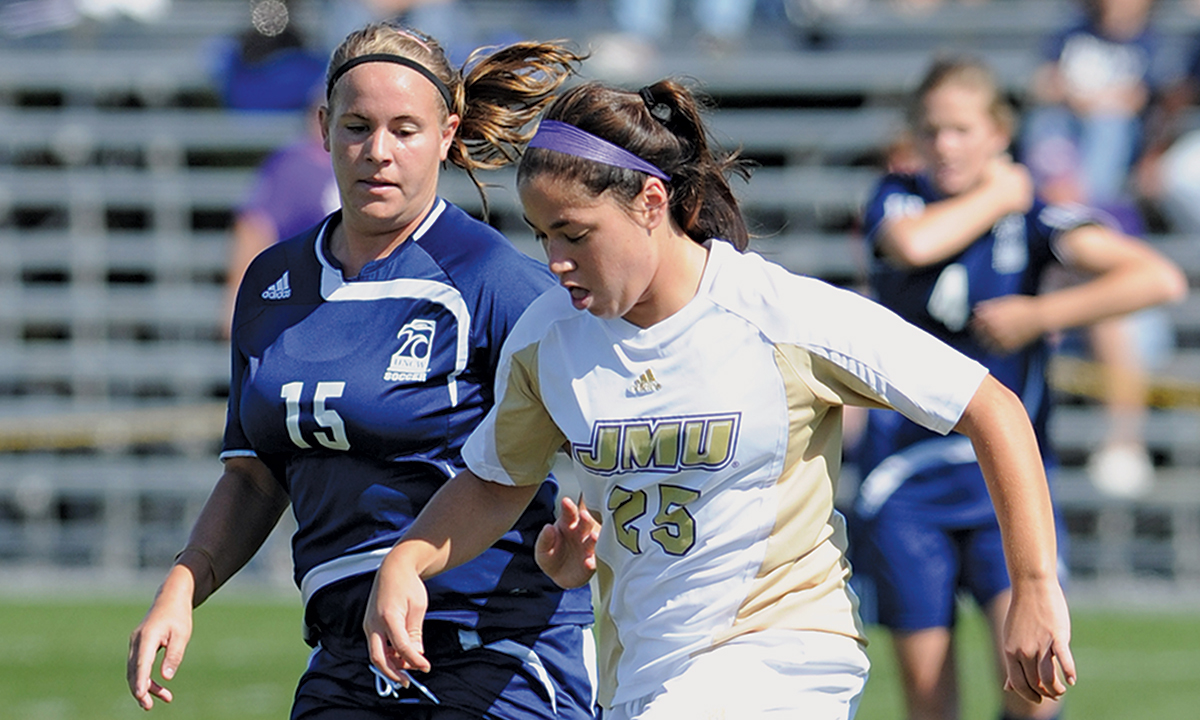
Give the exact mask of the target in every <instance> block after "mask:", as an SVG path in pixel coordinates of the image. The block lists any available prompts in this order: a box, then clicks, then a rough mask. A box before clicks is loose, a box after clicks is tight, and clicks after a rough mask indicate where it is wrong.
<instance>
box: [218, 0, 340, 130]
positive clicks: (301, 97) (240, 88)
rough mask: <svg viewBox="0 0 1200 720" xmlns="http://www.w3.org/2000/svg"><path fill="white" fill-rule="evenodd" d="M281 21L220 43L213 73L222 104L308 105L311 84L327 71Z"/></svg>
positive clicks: (283, 107)
mask: <svg viewBox="0 0 1200 720" xmlns="http://www.w3.org/2000/svg"><path fill="white" fill-rule="evenodd" d="M272 1H273V0H267V2H272ZM265 4H266V2H264V3H259V6H262V5H265ZM280 5H282V3H280ZM283 22H284V23H285V25H284V26H283V27H278V28H276V27H271V28H267V29H266V32H264V30H263V29H262V28H259V27H249V28H246V30H244V31H243V32H242V33H241V34H239V35H238V36H237V37H234V38H228V39H226V40H223V41H220V42H218V44H217V46H216V49H215V52H214V59H213V62H214V67H213V68H212V73H213V79H214V81H215V83H216V86H217V93H218V94H219V95H220V98H221V103H222V105H223V106H224V107H227V108H229V109H231V110H301V109H304V108H306V107H308V102H309V95H310V93H311V91H312V88H313V87H314V86H316V85H319V84H320V83H321V80H322V78H323V77H324V75H325V59H324V58H323V57H322V56H321V55H320V54H319V53H317V52H315V51H313V50H311V49H309V48H308V47H307V46H306V45H305V43H304V39H303V38H302V37H301V35H300V33H299V32H298V31H297V30H296V29H295V27H294V26H293V25H292V24H290V23H287V22H286V20H285V21H283ZM268 33H270V34H268Z"/></svg>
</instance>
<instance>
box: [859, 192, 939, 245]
mask: <svg viewBox="0 0 1200 720" xmlns="http://www.w3.org/2000/svg"><path fill="white" fill-rule="evenodd" d="M923 212H925V199H924V198H923V197H921V195H920V194H919V193H918V192H917V187H916V179H915V178H914V177H912V176H908V175H896V174H891V175H886V176H884V177H883V179H881V180H880V181H879V184H878V185H877V186H876V187H875V192H874V193H872V195H871V199H870V200H869V201H868V202H867V206H866V209H865V211H864V212H863V229H864V231H865V233H866V237H867V243H868V244H869V245H870V247H871V249H872V250H874V249H875V245H876V243H877V241H878V239H877V237H876V233H877V232H878V231H879V228H880V226H882V225H883V223H884V221H885V220H888V219H892V218H897V217H905V216H914V215H920V214H921V213H923Z"/></svg>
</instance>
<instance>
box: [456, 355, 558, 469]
mask: <svg viewBox="0 0 1200 720" xmlns="http://www.w3.org/2000/svg"><path fill="white" fill-rule="evenodd" d="M496 395H497V401H496V404H495V405H494V406H493V407H492V409H491V410H490V411H489V412H488V414H487V416H486V417H484V419H483V422H482V423H480V424H479V426H478V427H477V428H475V431H474V432H472V433H471V436H470V437H469V438H468V439H467V443H466V445H465V446H464V447H463V461H464V462H465V463H466V465H467V467H468V468H469V469H470V470H471V472H473V473H475V474H476V475H477V476H479V477H480V478H483V479H484V480H490V481H492V482H497V483H501V484H504V485H518V486H522V485H536V484H538V483H541V482H542V481H543V480H545V479H546V476H547V475H548V474H549V473H550V469H551V467H552V466H553V464H554V456H555V454H556V453H557V452H558V450H559V448H561V447H562V446H563V443H565V442H566V436H565V435H564V434H563V433H562V431H561V430H559V428H558V426H557V425H556V424H555V422H554V419H553V418H552V417H551V416H550V413H549V411H548V410H547V409H546V405H545V403H543V402H542V398H541V388H540V384H539V382H538V345H537V343H533V344H530V345H528V346H526V347H524V348H521V349H519V350H518V351H517V352H515V353H513V354H512V355H509V356H507V357H505V358H504V359H503V360H502V361H501V366H500V368H499V370H498V372H497V377H496Z"/></svg>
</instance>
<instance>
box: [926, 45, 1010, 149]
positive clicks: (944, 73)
mask: <svg viewBox="0 0 1200 720" xmlns="http://www.w3.org/2000/svg"><path fill="white" fill-rule="evenodd" d="M945 85H956V86H959V87H965V88H970V89H972V90H978V91H980V92H982V93H983V94H984V95H986V96H987V113H988V115H990V116H991V118H992V120H993V121H994V122H995V123H996V125H997V127H999V128H1000V129H1001V130H1002V131H1004V133H1005V134H1007V135H1008V136H1009V137H1012V136H1013V135H1014V134H1015V133H1016V130H1017V114H1016V111H1015V110H1013V106H1012V104H1011V103H1009V101H1008V98H1007V97H1005V95H1004V93H1003V92H1002V91H1001V90H1000V86H999V84H998V83H997V82H996V76H995V74H994V73H993V72H992V70H991V68H989V67H988V66H987V64H986V63H984V62H983V61H982V60H979V59H977V58H974V57H968V56H953V57H942V58H938V59H937V60H935V61H934V62H933V65H931V66H930V67H929V70H927V71H926V73H925V77H924V78H922V80H921V83H920V85H918V86H917V89H916V91H915V92H914V93H913V96H912V98H911V101H910V103H909V106H908V121H909V124H910V125H911V126H912V127H913V128H919V127H920V125H921V121H922V119H923V118H924V116H925V106H924V103H925V98H927V97H929V94H930V93H932V92H933V91H934V90H937V89H939V88H941V87H943V86H945Z"/></svg>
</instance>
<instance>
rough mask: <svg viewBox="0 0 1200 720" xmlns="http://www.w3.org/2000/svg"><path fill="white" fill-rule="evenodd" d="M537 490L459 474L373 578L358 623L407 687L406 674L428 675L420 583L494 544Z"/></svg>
mask: <svg viewBox="0 0 1200 720" xmlns="http://www.w3.org/2000/svg"><path fill="white" fill-rule="evenodd" d="M538 487H539V486H538V485H526V486H516V487H514V486H510V485H501V484H499V483H493V482H488V481H486V480H483V479H481V478H480V477H479V476H477V475H475V474H474V473H472V472H471V471H470V470H464V471H462V472H460V473H459V474H458V475H456V476H454V478H452V479H451V480H450V481H449V482H448V483H446V484H445V485H443V486H442V487H441V488H440V489H439V490H438V491H437V492H436V493H435V494H434V496H433V497H432V498H431V499H430V501H429V503H428V504H427V505H426V506H425V507H424V509H422V510H421V514H420V515H418V516H417V519H416V520H415V521H414V522H413V524H412V527H410V528H409V529H408V532H406V533H405V535H404V538H403V539H401V540H400V542H398V543H396V545H395V547H393V548H392V550H391V551H390V552H389V553H388V554H387V556H386V557H385V558H384V559H383V563H382V564H381V565H380V566H379V572H377V573H376V575H375V583H374V585H373V586H372V587H371V597H370V599H369V600H368V602H367V610H366V614H365V617H364V619H363V632H364V633H365V634H366V636H367V646H368V648H369V650H370V655H371V662H372V663H373V664H374V665H375V667H377V668H379V669H380V670H381V671H382V672H383V673H384V674H386V675H387V676H388V677H390V678H391V679H392V680H394V681H396V682H399V683H402V684H404V685H405V686H407V684H408V678H407V675H406V672H407V671H408V670H409V669H416V670H421V671H422V672H424V671H428V670H429V667H430V666H429V662H428V661H427V660H426V659H425V657H424V655H423V653H424V646H423V644H422V641H421V638H422V626H423V624H424V621H425V608H426V606H427V604H428V596H427V595H426V592H425V585H424V580H425V579H427V578H429V577H432V576H434V575H437V574H438V573H440V572H443V571H445V570H449V569H450V568H453V567H456V566H458V565H461V564H463V563H465V562H467V561H468V560H471V559H472V558H474V557H476V556H477V555H479V554H480V553H482V552H483V551H484V550H486V549H488V548H489V547H491V546H492V544H493V543H495V542H496V541H497V540H499V539H500V537H501V536H503V535H504V533H506V532H508V531H509V530H510V529H511V528H512V526H513V525H514V524H515V523H516V521H517V519H518V518H519V517H520V516H521V513H522V512H523V511H524V510H525V508H526V506H528V505H529V502H530V501H531V500H533V497H534V495H536V494H537V490H538Z"/></svg>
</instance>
